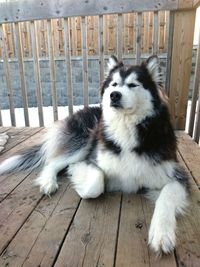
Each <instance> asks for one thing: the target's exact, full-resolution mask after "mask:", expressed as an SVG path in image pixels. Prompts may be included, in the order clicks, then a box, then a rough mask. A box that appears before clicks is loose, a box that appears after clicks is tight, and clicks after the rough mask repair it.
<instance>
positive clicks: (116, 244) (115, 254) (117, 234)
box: [113, 193, 123, 267]
mask: <svg viewBox="0 0 200 267" xmlns="http://www.w3.org/2000/svg"><path fill="white" fill-rule="evenodd" d="M122 201H123V194H122V193H121V199H120V207H119V215H118V223H117V232H116V241H115V253H114V261H113V267H116V260H117V249H118V241H119V230H120V223H121V213H122Z"/></svg>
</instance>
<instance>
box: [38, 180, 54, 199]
mask: <svg viewBox="0 0 200 267" xmlns="http://www.w3.org/2000/svg"><path fill="white" fill-rule="evenodd" d="M35 185H36V186H39V187H40V192H41V193H42V194H44V195H48V196H50V195H51V194H53V193H54V192H55V191H56V190H57V189H58V184H57V182H56V180H54V179H52V180H51V179H46V178H44V177H43V176H42V177H38V178H37V179H36V181H35Z"/></svg>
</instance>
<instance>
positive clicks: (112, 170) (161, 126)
mask: <svg viewBox="0 0 200 267" xmlns="http://www.w3.org/2000/svg"><path fill="white" fill-rule="evenodd" d="M108 68H109V72H108V75H107V77H106V79H105V81H104V83H103V85H102V88H101V97H102V103H101V108H99V107H89V108H84V109H83V110H81V111H78V112H77V113H75V114H74V115H72V116H71V117H68V118H66V119H65V120H63V121H59V122H58V123H56V124H55V126H54V127H53V128H52V129H51V130H50V131H49V132H48V133H47V136H46V139H45V141H44V143H43V144H42V145H38V146H35V147H33V148H32V149H30V150H28V151H26V152H23V153H22V154H21V155H15V156H13V157H11V158H9V159H7V160H5V161H4V162H2V163H1V164H0V174H4V173H8V172H12V171H21V170H23V169H34V168H37V167H41V166H43V169H42V171H41V174H40V176H39V177H38V178H37V180H36V184H37V185H39V186H40V190H41V192H42V193H44V194H51V193H53V192H54V191H56V190H57V188H58V184H57V174H58V173H59V172H60V171H61V170H63V169H65V168H66V167H67V173H68V176H69V179H70V180H71V182H72V184H73V186H74V189H75V190H76V192H77V193H78V194H79V195H80V196H81V197H82V198H96V197H98V196H99V195H101V194H102V193H103V192H104V191H123V192H125V193H129V192H137V191H139V190H140V189H142V188H145V189H146V191H148V195H149V196H151V197H152V198H153V199H154V200H155V201H156V203H155V211H154V214H153V218H152V221H151V226H150V230H149V244H150V246H151V247H152V248H153V250H154V251H155V252H160V251H163V252H164V253H170V252H171V251H172V250H173V248H174V246H175V229H176V215H177V214H182V213H183V212H184V210H185V208H186V206H187V202H188V201H187V196H188V178H187V175H186V174H185V172H184V171H183V169H182V168H181V167H180V166H179V163H178V162H177V157H176V138H175V135H174V132H173V129H172V125H171V123H170V116H169V112H168V108H167V104H166V103H165V101H163V99H162V97H161V95H160V92H159V85H160V82H161V75H160V72H159V66H158V59H157V57H154V56H153V57H150V58H149V59H148V60H147V61H146V62H144V63H142V64H141V65H138V66H126V65H124V64H123V63H122V62H118V60H117V59H116V58H115V57H111V58H110V60H109V62H108Z"/></svg>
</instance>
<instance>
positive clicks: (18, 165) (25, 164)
mask: <svg viewBox="0 0 200 267" xmlns="http://www.w3.org/2000/svg"><path fill="white" fill-rule="evenodd" d="M45 160H46V153H45V149H44V147H43V146H42V145H36V146H33V147H31V148H29V149H28V150H26V151H24V152H22V153H21V154H19V155H15V156H12V157H10V158H8V159H6V160H4V161H3V162H2V163H0V175H2V174H8V173H11V172H14V171H15V172H19V171H22V170H33V169H36V168H38V167H40V166H41V165H43V164H44V162H45Z"/></svg>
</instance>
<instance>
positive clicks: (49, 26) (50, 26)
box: [47, 20, 58, 121]
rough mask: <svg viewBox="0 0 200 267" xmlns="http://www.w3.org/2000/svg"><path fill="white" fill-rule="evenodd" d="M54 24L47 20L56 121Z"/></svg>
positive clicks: (55, 117) (55, 118) (56, 116)
mask: <svg viewBox="0 0 200 267" xmlns="http://www.w3.org/2000/svg"><path fill="white" fill-rule="evenodd" d="M52 34H53V32H52V25H51V20H48V21H47V39H48V50H49V63H50V77H51V92H52V104H53V117H54V121H57V120H58V104H57V90H56V70H55V68H56V67H55V57H54V45H53V37H52Z"/></svg>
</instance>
